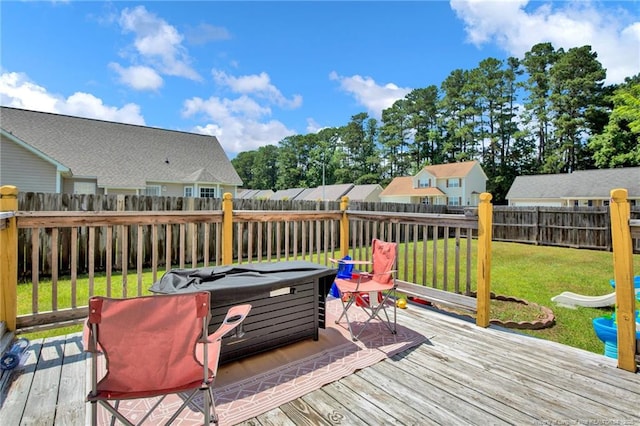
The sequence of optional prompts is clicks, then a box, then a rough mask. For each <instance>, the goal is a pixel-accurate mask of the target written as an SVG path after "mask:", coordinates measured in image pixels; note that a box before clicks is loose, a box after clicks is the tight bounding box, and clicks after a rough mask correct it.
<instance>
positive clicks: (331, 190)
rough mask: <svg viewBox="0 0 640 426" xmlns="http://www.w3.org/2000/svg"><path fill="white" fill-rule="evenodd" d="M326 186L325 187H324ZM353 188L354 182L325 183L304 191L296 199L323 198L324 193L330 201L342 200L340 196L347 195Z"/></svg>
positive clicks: (310, 199) (314, 199)
mask: <svg viewBox="0 0 640 426" xmlns="http://www.w3.org/2000/svg"><path fill="white" fill-rule="evenodd" d="M323 188H324V189H323ZM351 188H353V184H352V183H345V184H340V185H325V186H324V187H322V186H319V187H317V188H314V189H312V190H310V191H309V192H303V193H301V194H300V195H298V196H297V197H296V200H307V201H317V200H322V199H323V197H322V195H323V194H324V199H325V200H329V201H332V200H333V201H335V200H340V198H341V197H342V196H343V195H345V194H346V193H347V192H349V190H350V189H351Z"/></svg>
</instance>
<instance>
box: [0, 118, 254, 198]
mask: <svg viewBox="0 0 640 426" xmlns="http://www.w3.org/2000/svg"><path fill="white" fill-rule="evenodd" d="M0 153H1V155H0V185H15V186H17V187H18V189H19V190H20V191H21V192H54V193H75V194H80V193H81V194H131V195H162V196H179V197H181V196H185V197H221V196H222V194H224V193H225V192H230V193H231V194H233V195H235V194H236V189H237V188H238V187H239V186H241V185H242V180H241V179H240V176H239V175H238V173H236V170H235V169H234V168H233V165H232V164H231V162H230V161H229V159H228V158H227V155H226V154H225V152H224V150H223V149H222V146H221V145H220V143H219V142H218V140H217V139H216V138H215V137H214V136H206V135H199V134H195V133H187V132H179V131H174V130H164V129H157V128H153V127H145V126H139V125H132V124H122V123H114V122H109V121H102V120H94V119H89V118H80V117H72V116H67V115H59V114H51V113H45V112H36V111H29V110H23V109H17V108H8V107H0Z"/></svg>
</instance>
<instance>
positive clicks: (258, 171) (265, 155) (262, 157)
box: [251, 145, 278, 190]
mask: <svg viewBox="0 0 640 426" xmlns="http://www.w3.org/2000/svg"><path fill="white" fill-rule="evenodd" d="M277 162H278V147H277V146H275V145H267V146H261V147H260V148H258V151H257V152H256V154H255V157H254V161H253V167H252V170H251V171H252V174H253V179H252V182H251V188H252V189H272V190H273V189H276V186H277V180H278V167H277Z"/></svg>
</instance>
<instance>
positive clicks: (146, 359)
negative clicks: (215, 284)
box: [85, 292, 251, 425]
mask: <svg viewBox="0 0 640 426" xmlns="http://www.w3.org/2000/svg"><path fill="white" fill-rule="evenodd" d="M209 297H210V296H209V293H208V292H197V293H181V294H171V295H158V296H143V297H136V298H131V299H112V298H107V297H92V298H91V299H89V318H88V320H87V328H86V330H85V350H86V351H88V352H90V353H91V381H92V384H91V385H92V387H91V392H90V393H89V395H88V396H87V401H88V402H90V403H91V416H92V424H93V425H95V424H96V423H97V404H101V405H102V406H103V407H104V408H106V409H107V410H108V411H109V412H110V413H111V414H112V423H113V422H114V421H115V419H116V418H117V419H118V420H120V421H121V422H122V423H123V424H125V425H133V423H132V422H131V421H130V420H129V419H127V418H126V416H125V415H124V414H122V413H121V412H120V411H119V404H120V401H121V400H127V399H138V398H150V397H158V396H159V397H160V398H158V401H157V402H156V403H155V404H153V406H152V407H151V408H150V409H149V411H148V412H147V413H146V415H145V416H144V417H143V418H142V419H140V420H138V419H136V421H138V422H139V423H137V424H142V423H143V422H144V421H145V420H146V419H147V418H148V417H149V415H151V413H152V412H153V411H154V410H155V409H156V408H157V407H158V406H159V405H160V403H161V402H162V400H163V399H164V398H165V397H166V396H167V395H169V394H174V393H180V394H181V396H183V398H184V402H183V403H182V405H181V406H180V407H179V408H178V409H177V410H176V411H175V412H174V414H173V416H172V417H171V418H170V419H169V421H167V423H166V424H170V423H172V422H173V421H174V420H175V419H176V418H177V417H178V416H179V415H180V413H181V412H182V411H183V410H184V408H185V407H187V405H189V403H190V402H191V401H192V399H193V397H194V396H196V395H197V394H198V393H201V394H202V395H203V400H204V402H203V406H202V407H200V406H198V407H197V408H198V409H199V410H200V411H202V413H203V414H204V423H205V424H209V423H211V421H213V422H214V423H217V422H218V417H217V415H216V412H215V406H214V401H213V390H212V388H213V382H214V380H215V377H216V373H217V371H218V360H219V356H220V347H221V341H222V337H223V336H224V335H226V334H227V333H229V332H230V331H231V330H233V329H234V328H235V327H237V326H238V325H240V324H241V323H242V321H244V319H245V318H246V316H247V315H248V313H249V311H250V309H251V305H239V306H235V307H232V308H231V309H229V311H228V312H227V315H226V317H225V319H224V321H223V323H222V324H221V325H220V327H219V328H218V329H217V330H216V331H215V332H214V333H213V334H211V335H207V328H208V325H209V319H210V316H211V314H210V306H209ZM100 354H102V355H103V356H104V363H105V364H104V365H105V368H106V373H105V375H104V376H103V377H102V378H101V379H100V380H98V361H99V356H100ZM191 405H192V406H194V405H195V404H191Z"/></svg>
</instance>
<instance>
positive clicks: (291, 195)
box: [270, 188, 304, 201]
mask: <svg viewBox="0 0 640 426" xmlns="http://www.w3.org/2000/svg"><path fill="white" fill-rule="evenodd" d="M302 191H304V188H290V189H279V190H277V191H276V192H275V193H274V194H273V195H272V196H271V198H270V199H271V200H278V201H279V200H283V201H287V200H294V199H295V198H296V197H297V196H298V195H300V194H301V193H302Z"/></svg>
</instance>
